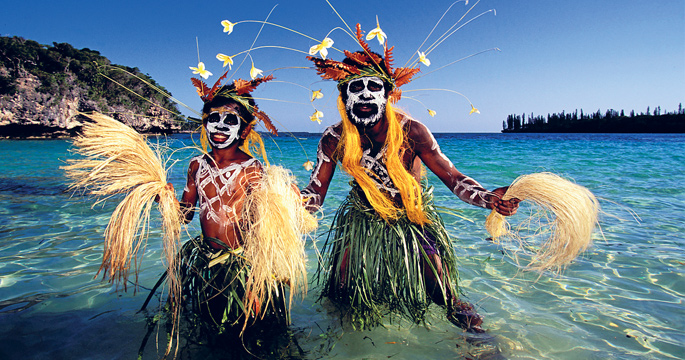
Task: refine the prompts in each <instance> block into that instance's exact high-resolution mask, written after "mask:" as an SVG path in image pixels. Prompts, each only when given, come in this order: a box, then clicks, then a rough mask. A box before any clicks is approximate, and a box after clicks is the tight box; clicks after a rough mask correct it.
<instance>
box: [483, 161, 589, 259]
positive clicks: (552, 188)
mask: <svg viewBox="0 0 685 360" xmlns="http://www.w3.org/2000/svg"><path fill="white" fill-rule="evenodd" d="M502 198H503V199H504V200H506V199H511V198H518V199H521V200H528V201H531V202H533V203H534V204H535V205H537V206H539V207H540V208H541V209H540V211H541V213H539V214H537V215H531V217H530V218H529V219H528V220H527V221H524V222H523V223H526V224H527V223H530V220H531V219H532V218H533V217H538V216H544V215H546V214H549V215H554V216H553V218H552V217H550V219H551V220H550V224H549V226H550V228H551V229H550V230H549V231H550V232H551V235H550V236H549V238H548V239H546V240H544V241H543V243H542V244H541V245H540V248H539V250H538V251H537V253H536V254H535V256H534V257H533V259H532V260H531V262H530V264H528V267H529V268H531V269H534V270H539V271H544V270H548V269H557V270H558V269H561V268H563V267H564V266H566V265H568V264H569V263H570V262H571V261H573V259H575V258H576V257H577V256H578V254H580V253H581V252H583V251H584V250H586V249H587V248H588V247H589V246H590V244H591V242H592V232H593V230H594V228H595V225H596V224H597V216H598V213H599V203H598V201H597V199H596V198H595V196H594V195H593V194H592V192H590V191H589V190H588V189H587V188H585V187H583V186H580V185H577V184H575V183H573V182H570V181H568V180H565V179H563V178H561V177H560V176H558V175H555V174H552V173H549V172H542V173H535V174H529V175H523V176H520V177H519V178H517V179H516V180H514V182H513V183H512V184H511V186H510V187H509V189H508V190H507V192H506V194H504V196H503V197H502ZM550 213H551V214H550ZM485 228H486V229H487V231H488V232H489V233H490V235H491V236H492V237H493V239H494V240H496V241H497V240H498V239H499V238H500V237H502V236H509V237H511V238H513V239H518V240H519V241H522V238H521V237H520V236H519V234H518V229H515V230H514V231H512V230H511V228H510V226H509V223H508V222H507V220H506V219H505V218H504V217H503V216H502V215H500V214H499V213H497V212H496V211H495V210H493V211H492V213H490V215H489V216H488V218H487V220H486V222H485ZM538 230H539V229H538Z"/></svg>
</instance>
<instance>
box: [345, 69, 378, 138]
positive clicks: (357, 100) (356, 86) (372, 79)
mask: <svg viewBox="0 0 685 360" xmlns="http://www.w3.org/2000/svg"><path fill="white" fill-rule="evenodd" d="M346 95H347V101H346V102H345V109H347V113H348V115H349V116H350V120H351V121H352V123H354V124H355V125H362V126H373V125H375V124H376V123H378V121H380V120H381V119H382V118H383V115H385V104H386V103H387V101H388V99H387V98H386V96H385V88H384V87H383V81H382V80H381V79H379V78H378V77H376V76H365V77H361V78H359V79H354V80H352V81H350V82H349V83H348V84H347V92H346Z"/></svg>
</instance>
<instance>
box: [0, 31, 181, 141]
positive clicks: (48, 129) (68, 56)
mask: <svg viewBox="0 0 685 360" xmlns="http://www.w3.org/2000/svg"><path fill="white" fill-rule="evenodd" d="M122 70H124V71H122ZM126 72H128V74H127V73H126ZM130 74H133V75H135V76H137V77H139V78H140V79H142V80H144V81H146V82H148V83H149V84H151V85H153V86H156V87H158V88H160V89H161V90H163V91H165V92H166V90H165V89H164V88H163V87H161V86H160V85H159V84H157V83H156V82H155V81H154V80H153V79H151V78H150V77H149V76H148V75H146V74H143V73H141V72H140V70H139V69H138V68H135V67H133V68H132V67H127V66H122V65H115V64H111V62H110V61H109V60H108V59H107V58H105V57H103V56H102V55H100V53H99V52H98V51H95V50H91V49H88V48H84V49H80V50H78V49H75V48H74V47H73V46H71V45H69V44H67V43H53V44H52V45H42V44H39V43H38V42H36V41H33V40H26V39H24V38H21V37H17V36H14V37H0V137H5V138H8V137H9V138H30V137H63V136H72V135H74V134H76V133H77V132H78V131H79V130H80V128H81V125H82V124H83V122H84V121H86V120H85V118H84V117H83V116H80V115H79V113H81V112H90V111H98V112H101V113H104V114H108V115H110V116H112V117H114V118H115V119H117V120H119V121H121V122H123V123H125V124H127V125H130V126H132V127H133V128H135V129H136V130H138V131H140V132H144V133H171V132H175V131H177V130H179V129H180V128H181V126H182V124H183V123H184V122H185V121H184V119H183V118H182V117H181V116H180V115H178V114H179V111H178V109H177V107H176V104H174V103H173V102H171V101H170V100H169V99H167V98H166V97H165V96H164V95H162V94H160V93H159V92H158V91H155V90H154V89H153V88H152V87H151V86H149V85H147V84H145V83H144V82H143V81H141V80H139V79H136V78H135V77H134V76H131V75H130ZM115 82H116V83H115ZM117 83H119V84H121V85H123V87H122V86H121V85H118V84H117ZM124 87H126V88H128V89H130V91H129V90H127V89H126V88H124ZM136 94H137V95H136Z"/></svg>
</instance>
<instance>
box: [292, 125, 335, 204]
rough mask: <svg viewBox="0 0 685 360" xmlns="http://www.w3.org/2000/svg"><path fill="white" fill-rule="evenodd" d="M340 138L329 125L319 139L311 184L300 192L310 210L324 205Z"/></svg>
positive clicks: (310, 179)
mask: <svg viewBox="0 0 685 360" xmlns="http://www.w3.org/2000/svg"><path fill="white" fill-rule="evenodd" d="M339 140H340V135H338V134H337V133H336V132H335V131H334V130H333V127H328V128H327V129H326V131H324V133H323V136H321V140H319V146H318V148H317V150H316V165H315V166H314V170H313V171H312V174H311V176H310V177H309V184H307V186H306V187H305V188H304V189H302V191H301V192H300V193H301V194H302V197H303V199H304V200H305V207H306V208H307V210H309V211H310V212H315V211H317V210H319V209H320V208H321V206H323V201H324V199H325V198H326V193H327V192H328V186H329V185H330V183H331V179H332V178H333V174H334V173H335V163H336V160H335V159H334V157H333V153H334V152H335V148H336V146H337V145H338V141H339Z"/></svg>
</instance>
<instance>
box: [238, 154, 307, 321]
mask: <svg viewBox="0 0 685 360" xmlns="http://www.w3.org/2000/svg"><path fill="white" fill-rule="evenodd" d="M242 218H243V220H246V225H245V229H244V230H243V247H244V249H245V253H244V256H245V257H246V258H247V260H248V263H249V264H250V276H249V278H248V281H247V284H246V285H245V287H246V294H247V295H246V299H245V300H244V301H245V311H246V312H247V314H246V317H245V318H246V319H247V318H249V315H250V312H251V311H253V310H254V309H255V306H256V307H257V308H261V309H263V310H265V309H266V308H267V307H268V306H269V305H270V304H272V301H273V300H274V299H273V298H272V296H273V295H275V294H277V293H278V286H277V282H279V281H280V282H285V283H287V284H288V285H289V286H290V296H289V299H288V304H287V310H288V311H289V310H290V307H291V305H292V301H293V298H294V297H295V295H299V296H302V298H304V296H305V295H306V293H307V272H306V268H305V264H306V254H305V250H304V243H305V242H304V240H305V239H304V236H305V235H306V234H307V233H309V232H312V231H313V230H315V229H316V227H317V219H316V218H315V217H314V216H313V215H311V214H310V213H309V212H308V211H307V210H306V209H305V207H304V206H303V202H302V198H301V196H300V193H299V190H297V187H296V186H295V179H294V177H293V175H292V174H291V173H290V171H288V170H286V169H284V168H282V167H279V166H268V167H267V168H266V169H265V173H264V175H263V177H262V179H261V180H260V182H259V185H258V186H257V187H256V189H255V190H254V191H252V192H251V193H250V194H249V195H248V196H247V197H246V199H245V203H244V205H243V210H242ZM248 295H250V296H248ZM265 313H266V311H261V315H262V316H263V315H264V314H265Z"/></svg>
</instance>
